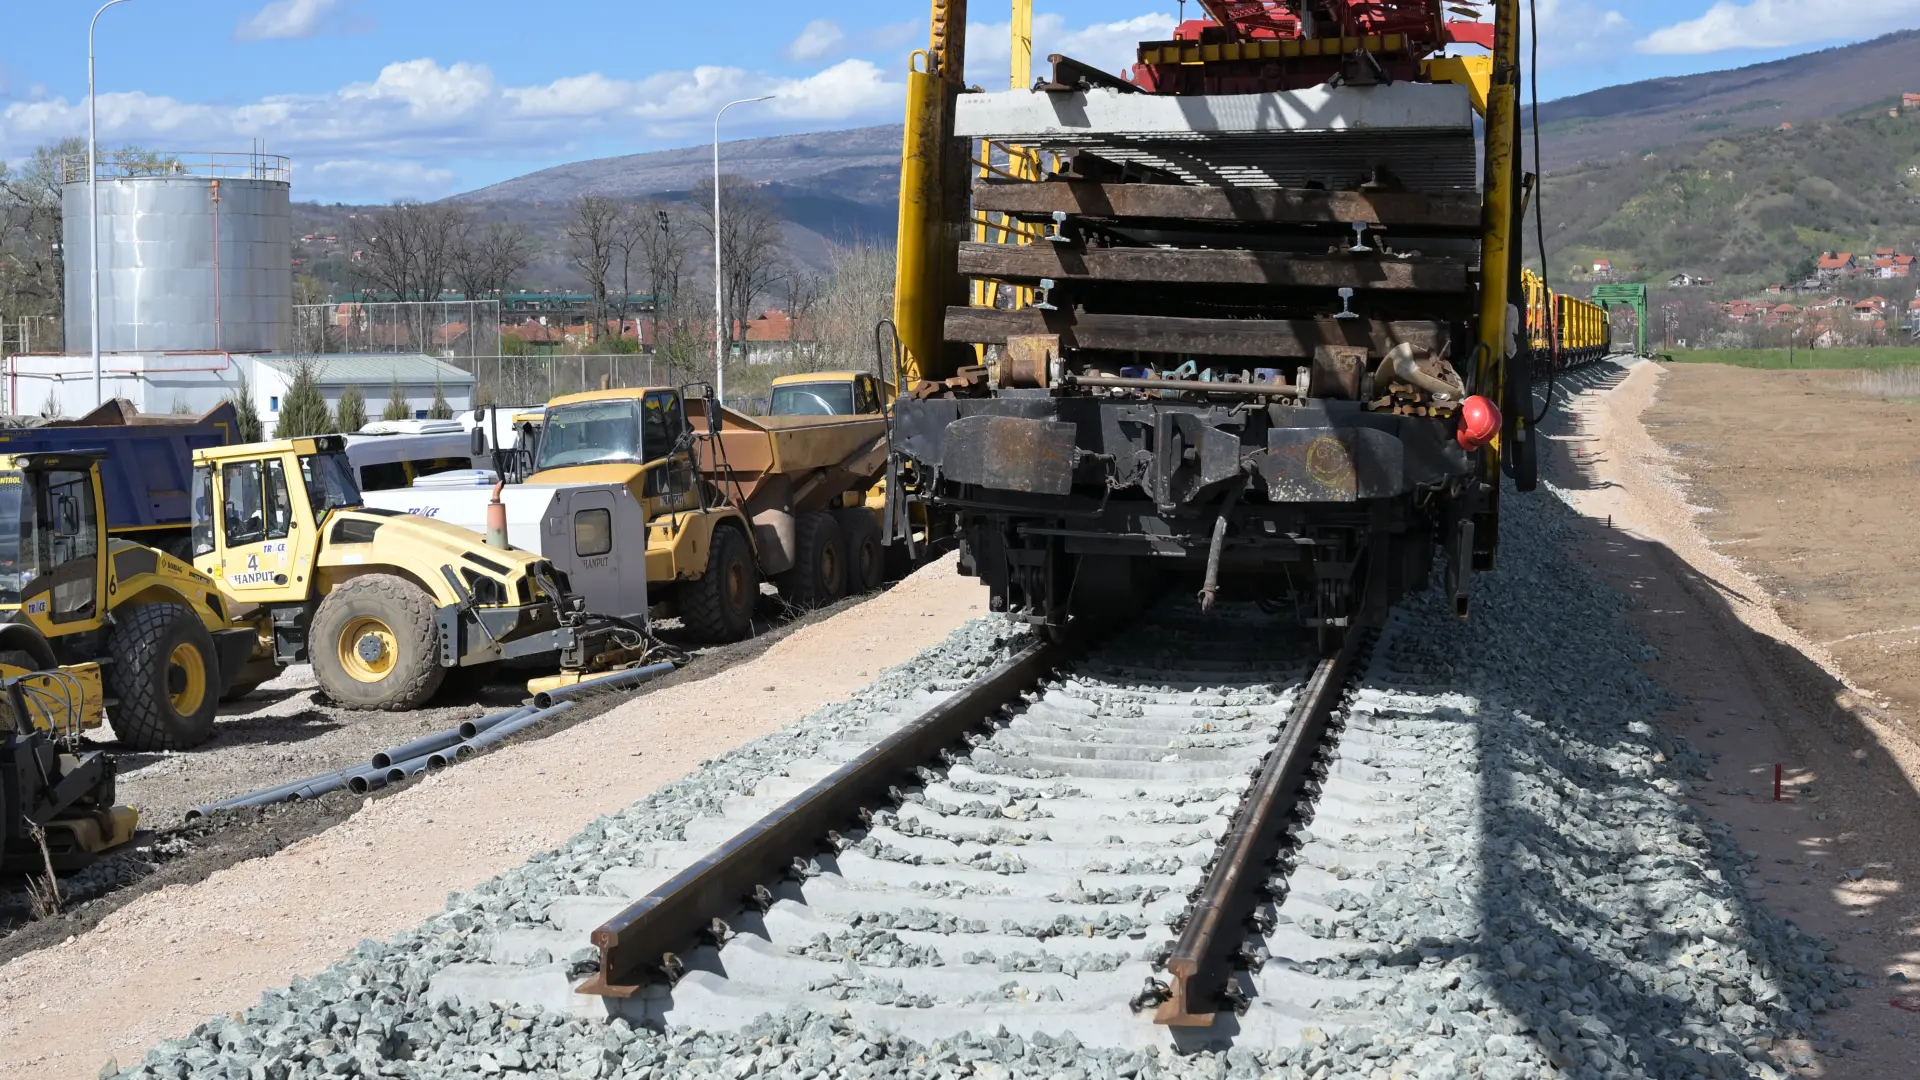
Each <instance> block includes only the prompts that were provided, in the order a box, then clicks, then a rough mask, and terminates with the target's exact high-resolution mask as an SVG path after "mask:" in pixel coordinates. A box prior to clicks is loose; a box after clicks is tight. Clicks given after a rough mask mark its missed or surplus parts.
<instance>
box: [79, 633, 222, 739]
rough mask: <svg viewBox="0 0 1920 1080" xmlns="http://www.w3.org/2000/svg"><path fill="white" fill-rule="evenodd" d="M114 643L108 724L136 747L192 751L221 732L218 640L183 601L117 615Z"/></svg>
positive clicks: (109, 647)
mask: <svg viewBox="0 0 1920 1080" xmlns="http://www.w3.org/2000/svg"><path fill="white" fill-rule="evenodd" d="M114 615H115V617H116V618H117V619H118V620H119V621H118V625H116V626H115V627H114V628H113V634H112V636H111V637H109V638H108V639H107V653H108V656H109V657H110V658H111V660H112V663H110V664H109V665H108V666H107V670H106V673H105V674H106V683H107V693H109V694H111V695H113V697H114V698H115V699H116V700H117V703H116V704H115V705H114V707H113V711H112V712H111V714H109V716H108V719H109V720H110V721H112V723H113V733H114V734H115V735H118V736H119V737H120V742H121V745H123V746H126V747H127V748H128V749H131V750H140V751H157V750H191V749H192V748H194V747H196V746H199V745H200V744H201V743H203V742H206V741H207V738H208V736H210V735H212V734H213V710H214V707H215V706H216V705H218V704H219V702H220V690H219V686H220V661H219V658H218V656H217V654H215V653H214V651H213V635H212V634H209V633H207V628H206V625H205V624H204V623H202V622H201V621H200V617H199V616H198V615H195V614H194V613H193V611H192V609H190V608H188V607H186V606H184V605H182V604H171V603H154V604H140V605H138V606H136V607H135V608H133V610H131V611H128V610H125V609H122V610H120V611H116V612H115V613H114Z"/></svg>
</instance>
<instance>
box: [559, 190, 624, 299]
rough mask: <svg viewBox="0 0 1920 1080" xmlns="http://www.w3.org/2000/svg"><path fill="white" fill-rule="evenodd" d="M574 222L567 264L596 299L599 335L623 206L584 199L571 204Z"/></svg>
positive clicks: (602, 199) (570, 228) (596, 198)
mask: <svg viewBox="0 0 1920 1080" xmlns="http://www.w3.org/2000/svg"><path fill="white" fill-rule="evenodd" d="M572 212H573V218H572V220H571V221H569V222H568V223H567V229H566V233H565V235H566V241H567V249H566V251H567V262H568V263H569V264H571V265H572V266H573V268H574V270H575V271H576V272H578V273H579V275H580V279H581V280H582V281H584V282H585V283H586V286H587V292H588V293H589V294H590V295H591V296H592V297H593V317H594V325H595V327H596V332H598V330H599V329H603V328H605V326H606V322H607V291H608V290H607V279H608V277H609V276H610V274H611V273H612V270H613V262H614V258H615V256H616V255H617V254H618V252H619V244H618V239H617V238H618V236H619V234H620V231H621V227H622V225H621V219H622V217H623V212H622V210H621V207H620V204H619V203H617V202H614V201H613V200H612V199H609V198H607V197H606V196H604V195H582V196H580V197H579V198H577V199H575V200H574V201H573V204H572Z"/></svg>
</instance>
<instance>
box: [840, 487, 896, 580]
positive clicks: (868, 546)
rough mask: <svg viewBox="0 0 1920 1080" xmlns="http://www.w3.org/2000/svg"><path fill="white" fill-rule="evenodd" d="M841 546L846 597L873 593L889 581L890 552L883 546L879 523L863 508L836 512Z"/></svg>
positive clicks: (850, 507) (858, 507)
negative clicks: (888, 557)
mask: <svg viewBox="0 0 1920 1080" xmlns="http://www.w3.org/2000/svg"><path fill="white" fill-rule="evenodd" d="M833 517H834V520H835V521H838V522H839V523H840V542H841V547H842V549H843V550H845V551H846V553H847V594H848V595H849V596H853V595H857V594H859V593H866V592H872V591H873V590H875V589H877V588H879V587H880V586H882V585H884V584H886V582H887V549H886V547H885V545H883V544H881V543H880V522H879V520H878V519H877V518H875V517H874V516H873V511H871V510H869V509H867V508H866V507H864V506H849V507H845V508H843V509H840V510H836V511H834V514H833Z"/></svg>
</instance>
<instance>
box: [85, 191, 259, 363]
mask: <svg viewBox="0 0 1920 1080" xmlns="http://www.w3.org/2000/svg"><path fill="white" fill-rule="evenodd" d="M157 162H158V163H156V159H155V158H143V159H142V160H141V161H139V162H124V161H119V160H111V159H103V160H101V162H100V167H99V168H100V173H99V188H100V219H99V250H100V350H101V351H102V352H116V353H118V352H146V353H152V352H207V351H215V352H219V351H225V352H277V351H280V350H283V349H285V348H286V347H287V344H288V341H289V340H290V338H291V336H292V329H293V264H292V259H293V211H292V206H291V201H290V197H289V190H290V185H289V184H288V172H287V160H286V159H285V158H283V157H277V156H268V155H261V154H214V155H207V154H198V155H191V156H188V155H182V156H178V157H175V156H170V155H159V156H158V158H157ZM66 178H67V180H68V182H67V183H66V184H65V185H64V192H63V201H62V209H63V212H64V215H65V221H64V223H63V228H62V239H63V240H64V242H65V246H66V265H67V282H66V286H67V318H66V332H67V351H68V352H69V353H85V352H89V351H90V350H91V342H90V339H89V315H88V307H87V290H88V287H89V285H90V284H91V282H90V275H91V258H90V256H91V250H90V247H89V244H88V240H87V215H88V198H87V183H86V163H85V159H84V158H83V159H81V160H80V162H79V164H78V167H73V168H69V169H67V170H66Z"/></svg>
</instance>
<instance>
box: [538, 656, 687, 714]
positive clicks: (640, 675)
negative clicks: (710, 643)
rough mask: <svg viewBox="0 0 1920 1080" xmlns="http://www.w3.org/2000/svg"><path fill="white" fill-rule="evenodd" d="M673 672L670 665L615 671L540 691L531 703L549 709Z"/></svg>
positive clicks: (651, 665)
mask: <svg viewBox="0 0 1920 1080" xmlns="http://www.w3.org/2000/svg"><path fill="white" fill-rule="evenodd" d="M672 670H673V665H672V664H666V663H661V664H648V665H647V666H646V667H643V668H630V669H628V670H626V671H616V672H614V673H613V674H611V675H602V676H600V677H599V678H596V679H583V680H581V681H580V682H577V683H574V684H573V685H572V686H561V687H557V688H555V689H552V690H542V691H540V692H539V693H537V694H535V695H533V703H534V704H535V705H537V706H539V707H540V708H542V709H546V708H551V707H552V706H553V704H554V703H555V702H557V701H566V700H567V699H569V698H573V697H577V696H579V695H581V694H590V693H593V692H594V691H596V690H616V689H619V688H620V687H622V686H634V685H637V684H639V683H643V682H646V681H647V680H648V679H653V678H657V677H659V676H661V675H665V674H666V673H667V672H669V671H672Z"/></svg>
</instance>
